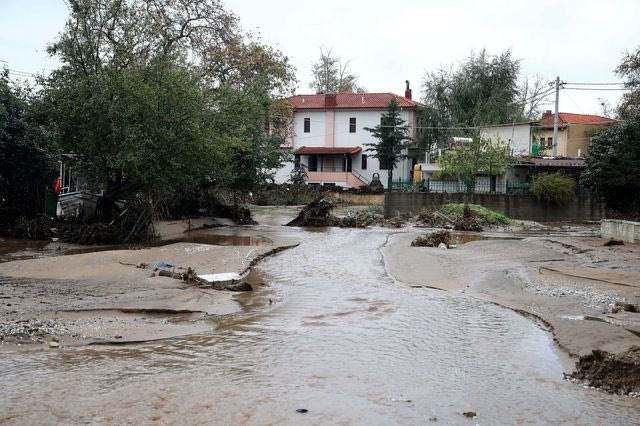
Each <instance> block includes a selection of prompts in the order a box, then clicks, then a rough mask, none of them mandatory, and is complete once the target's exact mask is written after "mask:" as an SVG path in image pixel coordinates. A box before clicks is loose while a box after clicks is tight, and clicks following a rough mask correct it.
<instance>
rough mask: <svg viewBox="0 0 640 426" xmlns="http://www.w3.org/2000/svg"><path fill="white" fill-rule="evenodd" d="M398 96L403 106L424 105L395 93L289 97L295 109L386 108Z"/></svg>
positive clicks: (399, 103) (416, 106) (400, 104)
mask: <svg viewBox="0 0 640 426" xmlns="http://www.w3.org/2000/svg"><path fill="white" fill-rule="evenodd" d="M394 97H395V98H396V100H397V101H398V105H399V106H400V107H401V108H418V107H421V106H423V105H422V104H421V103H420V102H416V101H413V100H411V99H409V98H406V97H404V96H399V95H396V94H394V93H335V94H324V93H319V94H316V95H296V96H293V97H291V98H289V99H288V102H289V104H290V105H291V106H292V107H293V108H294V109H384V108H386V107H387V106H388V105H389V102H391V99H393V98H394Z"/></svg>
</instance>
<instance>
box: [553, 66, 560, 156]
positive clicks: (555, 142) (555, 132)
mask: <svg viewBox="0 0 640 426" xmlns="http://www.w3.org/2000/svg"><path fill="white" fill-rule="evenodd" d="M559 100H560V77H556V113H555V116H554V117H553V156H554V157H557V156H558V103H559Z"/></svg>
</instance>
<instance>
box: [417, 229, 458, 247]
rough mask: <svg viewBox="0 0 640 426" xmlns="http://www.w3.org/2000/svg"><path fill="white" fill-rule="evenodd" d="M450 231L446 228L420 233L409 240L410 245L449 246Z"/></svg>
mask: <svg viewBox="0 0 640 426" xmlns="http://www.w3.org/2000/svg"><path fill="white" fill-rule="evenodd" d="M450 243H451V233H450V232H449V231H446V230H442V231H435V232H432V233H430V234H426V235H420V236H419V237H418V238H416V239H415V240H413V241H412V242H411V246H412V247H440V244H443V245H445V246H446V247H449V244H450Z"/></svg>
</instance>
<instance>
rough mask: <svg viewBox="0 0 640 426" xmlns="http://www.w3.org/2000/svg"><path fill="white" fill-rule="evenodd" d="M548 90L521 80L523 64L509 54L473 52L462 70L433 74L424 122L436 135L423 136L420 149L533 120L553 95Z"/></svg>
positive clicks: (426, 93)
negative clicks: (476, 129)
mask: <svg viewBox="0 0 640 426" xmlns="http://www.w3.org/2000/svg"><path fill="white" fill-rule="evenodd" d="M545 86H546V85H545V82H544V81H543V80H542V78H540V77H538V76H536V77H535V78H533V79H529V78H527V77H521V76H520V61H519V60H517V59H514V58H513V55H512V53H511V50H509V49H507V50H505V51H504V52H502V53H500V54H499V55H490V54H489V53H487V51H486V50H485V49H483V50H481V51H480V52H479V53H474V52H472V53H471V55H470V56H469V57H468V58H467V59H466V60H464V61H463V62H462V63H461V64H460V65H459V66H457V67H449V68H441V69H439V70H436V71H431V72H428V73H427V74H426V76H425V78H424V81H423V90H424V98H423V101H424V103H425V104H426V105H427V107H426V108H424V110H423V113H422V117H421V118H420V122H421V126H423V127H428V128H430V129H427V130H425V131H422V132H420V134H419V140H418V144H419V145H420V146H422V147H423V149H427V150H428V149H429V148H431V147H434V146H436V145H438V144H444V143H445V142H446V141H447V140H448V138H449V137H451V136H462V135H467V136H468V135H470V133H469V131H465V130H464V129H465V128H473V127H476V126H483V125H489V124H503V123H512V122H516V121H522V120H530V119H533V118H535V117H536V116H538V115H539V112H540V111H539V107H540V103H541V102H542V100H544V99H545V97H546V96H548V95H549V91H548V88H547V87H545ZM452 128H459V129H452Z"/></svg>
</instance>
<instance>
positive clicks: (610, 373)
mask: <svg viewBox="0 0 640 426" xmlns="http://www.w3.org/2000/svg"><path fill="white" fill-rule="evenodd" d="M570 377H571V378H573V379H577V380H580V381H584V382H587V383H588V384H589V385H591V386H594V387H597V388H600V389H602V390H605V391H607V392H611V393H616V394H623V395H628V394H631V393H638V392H640V346H632V347H631V348H629V349H628V350H627V351H625V352H621V353H619V354H612V353H610V352H605V351H601V350H594V351H593V352H592V353H591V354H589V355H584V356H581V357H580V359H579V360H578V362H576V371H575V372H574V373H572V374H571V375H570Z"/></svg>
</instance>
